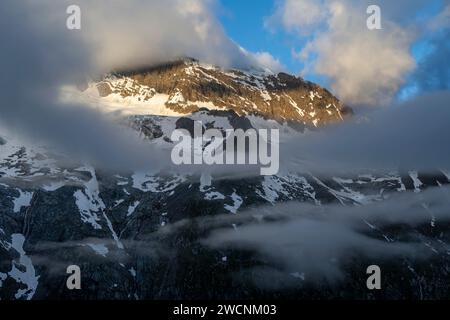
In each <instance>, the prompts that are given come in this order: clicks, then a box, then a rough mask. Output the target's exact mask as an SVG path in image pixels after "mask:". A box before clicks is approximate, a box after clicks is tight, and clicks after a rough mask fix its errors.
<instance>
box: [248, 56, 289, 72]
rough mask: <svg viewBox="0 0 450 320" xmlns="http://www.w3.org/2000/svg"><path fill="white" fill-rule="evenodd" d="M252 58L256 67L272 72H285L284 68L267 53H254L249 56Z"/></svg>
mask: <svg viewBox="0 0 450 320" xmlns="http://www.w3.org/2000/svg"><path fill="white" fill-rule="evenodd" d="M251 55H252V58H253V59H255V60H256V65H259V66H261V67H263V68H267V69H269V70H271V71H272V72H275V73H278V72H282V71H285V70H286V67H285V66H284V65H283V64H282V63H281V62H280V60H279V59H276V58H275V57H274V56H272V55H271V54H270V53H268V52H256V53H253V54H251Z"/></svg>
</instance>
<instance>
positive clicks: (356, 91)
mask: <svg viewBox="0 0 450 320" xmlns="http://www.w3.org/2000/svg"><path fill="white" fill-rule="evenodd" d="M352 3H353V2H352V1H351V0H342V1H337V2H329V1H323V2H322V1H321V2H320V3H319V2H317V3H312V2H310V1H304V0H301V1H300V0H299V1H297V2H296V3H294V2H292V1H280V2H278V3H277V4H276V5H274V10H275V12H274V14H273V16H271V17H270V18H268V19H269V20H270V21H269V22H270V23H269V24H271V23H274V24H275V27H277V23H278V24H279V23H280V21H281V22H282V23H281V25H282V27H283V28H287V29H288V30H289V32H295V33H298V34H302V35H303V33H304V32H306V31H308V30H309V29H311V30H313V31H312V32H313V33H312V36H313V38H311V39H309V40H308V41H307V42H306V43H305V46H304V48H303V49H304V50H302V51H303V52H297V51H296V50H293V51H292V56H293V58H295V59H297V58H298V57H300V56H304V55H308V56H309V55H311V56H315V57H316V58H317V59H315V60H309V59H307V60H306V62H307V63H308V66H307V69H309V70H311V69H315V70H316V71H317V72H318V74H325V75H327V76H329V79H328V80H330V81H331V82H328V83H329V84H330V86H329V88H331V89H328V88H327V87H328V86H325V87H324V86H322V85H318V84H316V83H314V82H311V81H309V80H308V77H301V76H299V75H298V74H297V75H296V74H293V73H294V72H290V71H288V70H286V69H287V68H285V66H284V65H283V63H281V62H280V61H279V60H278V59H276V58H274V57H273V56H272V55H271V54H269V53H268V52H265V51H261V52H251V51H249V50H246V49H244V48H242V47H241V46H240V45H239V44H237V43H236V42H235V41H233V40H232V39H231V38H230V37H229V36H228V35H227V33H226V30H225V28H224V27H223V26H222V24H221V23H220V21H219V19H218V17H217V14H216V10H219V9H218V8H217V7H216V6H218V3H217V2H216V1H181V0H169V1H160V0H152V1H143V0H142V1H140V0H135V1H125V2H124V1H118V0H117V1H116V0H112V1H103V0H99V1H95V2H93V1H79V4H80V6H81V7H82V8H83V11H82V17H83V24H82V29H81V30H76V31H69V30H67V28H65V23H66V21H65V20H66V18H67V14H66V7H67V6H68V5H69V4H71V3H70V1H66V0H64V1H58V2H55V1H50V0H44V1H40V2H39V3H37V2H36V1H31V0H26V1H20V2H18V1H12V0H3V1H1V2H0V21H1V24H2V28H1V31H0V33H1V35H2V43H3V46H2V50H1V51H0V66H1V70H2V73H1V74H0V88H1V92H2V98H1V104H0V299H2V300H14V299H18V300H31V299H89V300H96V299H120V300H122V299H124V300H140V299H255V298H259V299H264V298H268V299H276V298H278V299H279V298H288V299H292V298H295V299H302V298H307V299H311V298H313V299H314V298H318V299H330V298H335V297H343V298H348V299H405V298H413V299H432V298H446V297H448V294H449V291H450V290H449V288H448V286H447V285H446V284H447V283H448V280H449V279H450V274H449V268H448V265H449V263H450V261H449V259H450V258H449V257H450V247H449V244H450V228H449V227H450V217H449V215H448V208H449V204H450V203H449V200H448V195H449V187H448V185H449V183H450V170H449V169H450V168H449V162H450V153H449V150H450V149H449V148H448V146H449V145H450V141H449V139H450V132H449V128H450V126H448V119H450V114H449V108H448V101H450V97H449V92H448V90H446V89H447V88H448V87H447V82H446V79H447V75H446V72H445V71H446V70H447V69H446V68H445V64H443V62H442V61H443V60H442V55H441V53H442V52H444V53H445V52H447V51H445V50H443V51H439V52H433V53H432V54H430V55H429V56H426V55H425V58H423V59H424V60H423V61H427V63H425V62H423V61H419V65H420V66H421V68H419V69H418V70H416V73H414V72H413V70H414V62H413V61H412V58H411V55H410V53H409V51H408V50H409V49H410V45H411V43H410V41H411V40H410V38H409V36H410V32H409V31H410V30H409V29H408V32H406V31H405V28H407V27H408V26H409V25H410V23H411V22H410V20H408V19H407V18H404V19H400V18H398V14H399V11H398V10H399V9H398V7H397V5H395V4H390V5H388V6H387V7H386V9H387V11H388V12H387V17H388V19H389V20H388V21H389V23H388V24H387V28H386V29H384V30H383V32H385V33H383V34H386V33H387V35H388V37H383V36H382V35H383V34H371V36H370V37H369V38H367V39H369V44H370V45H369V46H368V47H362V46H361V44H360V42H358V41H356V40H358V39H360V38H361V37H364V36H365V35H367V34H366V32H367V31H366V30H363V31H361V32H353V31H355V30H359V29H357V26H358V23H359V22H361V21H362V22H364V19H363V18H362V17H361V16H358V15H357V8H358V7H359V5H358V6H353V7H352ZM418 6H419V4H418V3H417V2H416V1H414V3H413V5H411V7H408V12H413V11H412V10H413V9H414V10H416V9H417V8H418ZM305 8H306V9H305ZM342 8H352V10H348V12H350V13H351V14H352V15H353V16H354V17H356V18H355V19H351V17H352V16H346V15H344V12H346V11H345V10H344V11H343V10H341V9H342ZM319 9H320V10H319ZM321 9H323V10H321ZM298 10H299V11H298ZM410 10H411V11H410ZM305 12H306V13H307V15H306V18H310V19H309V20H308V19H307V20H297V19H292V14H294V17H297V14H298V13H299V14H301V15H298V16H299V17H300V16H301V17H304V18H305ZM313 13H316V14H313ZM438 16H439V19H437V20H436V23H435V24H433V26H432V25H431V24H427V26H428V27H427V28H429V29H426V30H425V31H426V32H425V31H424V33H427V32H431V29H432V28H444V27H445V26H447V11H445V10H444V11H443V12H441V13H439V14H438ZM325 18H329V20H327V19H325ZM274 19H275V20H274ZM277 19H281V20H277ZM392 19H397V20H396V21H398V23H393V22H391V20H392ZM324 21H326V28H323V26H322V24H323V23H324ZM349 21H350V22H351V23H350V22H349ZM342 22H349V23H342ZM333 26H337V27H338V28H336V29H333V28H332V27H333ZM437 26H439V27H437ZM278 27H279V26H278ZM349 29H350V30H349ZM315 30H317V31H315ZM392 30H394V31H395V32H393V33H392V32H391V31H392ZM350 31H352V32H350ZM447 34H448V33H446V32H442V33H439V34H434V33H433V37H432V38H430V41H431V42H433V43H439V44H440V45H441V42H439V40H440V39H446V37H447ZM396 35H397V36H398V37H396ZM386 39H387V40H386ZM337 40H339V41H337ZM361 43H362V42H361ZM379 44H380V45H384V46H383V50H379V51H377V50H376V48H378V45H379ZM440 45H439V46H438V47H440ZM335 46H338V49H340V50H335V48H336V47H335ZM361 52H363V53H364V54H361ZM302 53H303V54H302ZM377 53H380V54H379V55H378V56H377V55H376V54H377ZM180 57H181V58H180ZM186 57H192V58H186ZM380 57H381V59H382V61H381V62H382V63H378V64H377V62H380V60H379V59H380ZM350 62H352V63H350ZM367 62H371V63H367ZM436 65H439V66H441V65H442V66H443V67H442V68H440V69H438V68H436ZM429 69H432V70H433V71H434V72H428V70H429ZM440 70H442V72H439V71H440ZM374 75H376V77H374ZM409 75H412V76H413V77H415V79H416V81H417V88H419V87H420V88H429V89H430V91H428V93H427V94H422V93H421V92H420V91H417V92H419V93H418V94H417V96H414V95H411V96H410V97H409V98H408V99H406V100H404V101H401V102H399V101H397V102H392V101H393V99H394V97H395V96H396V95H397V94H398V93H399V91H400V88H401V86H402V84H404V83H405V82H406V81H407V77H408V76H409ZM429 76H430V77H429ZM435 79H438V80H439V81H438V82H436V81H434V80H435ZM431 80H433V81H431ZM435 89H440V90H444V91H434V90H435ZM445 90H446V91H445ZM338 97H341V99H339V98H338ZM386 101H387V102H386ZM381 102H382V103H381ZM362 104H363V105H364V104H369V105H372V106H378V107H379V108H374V110H370V111H368V110H367V109H364V108H361V107H362V106H361V105H362ZM382 104H385V105H384V106H381V105H382ZM196 122H201V131H202V133H203V132H204V131H206V130H208V129H216V130H217V131H218V132H220V133H224V132H226V131H227V130H228V131H235V130H238V129H242V130H249V129H255V130H259V129H266V130H278V132H279V133H280V141H279V151H280V163H279V165H280V166H279V170H278V172H277V173H276V174H274V175H268V176H262V175H261V174H260V172H259V171H258V170H257V169H258V168H255V167H253V166H250V165H230V166H220V165H218V166H209V165H206V164H199V165H192V166H177V165H175V164H174V163H173V161H172V160H171V151H172V150H173V147H174V145H175V144H176V141H173V140H172V133H173V132H174V131H175V130H176V129H185V130H186V131H187V132H188V133H189V134H190V135H191V136H192V137H193V136H194V135H195V133H194V126H195V125H194V124H195V123H196ZM267 142H270V143H272V141H267ZM209 143H210V141H207V140H206V139H205V140H203V141H202V142H201V145H200V149H201V151H203V150H204V149H206V148H207V146H208V144H209ZM72 264H76V265H78V266H80V268H81V270H82V277H83V278H82V279H83V280H82V283H83V290H80V291H77V290H74V291H68V290H67V289H66V286H65V283H66V279H67V273H66V268H67V266H69V265H72ZM374 264H375V265H379V266H381V268H382V269H383V275H384V277H385V278H383V279H384V280H383V288H384V290H382V291H368V290H367V286H366V268H367V266H369V265H374ZM237 287H238V288H240V289H239V290H237V289H236V288H237Z"/></svg>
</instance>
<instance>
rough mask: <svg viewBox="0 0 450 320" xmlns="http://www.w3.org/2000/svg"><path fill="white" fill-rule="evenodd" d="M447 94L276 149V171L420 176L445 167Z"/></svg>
mask: <svg viewBox="0 0 450 320" xmlns="http://www.w3.org/2000/svg"><path fill="white" fill-rule="evenodd" d="M448 101H450V92H448V91H444V92H435V93H432V94H428V95H424V96H420V97H417V98H415V99H414V100H411V101H407V102H405V103H402V104H397V105H392V106H391V107H389V108H383V109H377V110H375V111H373V112H372V113H370V114H369V116H368V117H364V118H355V119H354V120H356V121H349V122H347V123H345V124H342V125H339V126H335V127H333V126H331V127H328V128H324V129H323V130H322V131H321V132H312V133H309V134H305V135H301V136H298V137H295V138H290V141H287V142H286V143H282V144H281V145H280V160H281V162H282V163H281V165H280V169H281V170H287V171H289V170H306V171H315V172H319V173H322V174H333V175H336V174H338V172H340V171H346V172H352V174H355V172H358V171H366V172H367V170H381V171H384V172H389V171H392V170H420V171H423V173H425V172H428V173H433V172H436V170H438V169H447V170H448V167H449V164H450V149H449V148H448V147H447V146H448V145H450V128H449V126H448V119H450V109H449V108H448Z"/></svg>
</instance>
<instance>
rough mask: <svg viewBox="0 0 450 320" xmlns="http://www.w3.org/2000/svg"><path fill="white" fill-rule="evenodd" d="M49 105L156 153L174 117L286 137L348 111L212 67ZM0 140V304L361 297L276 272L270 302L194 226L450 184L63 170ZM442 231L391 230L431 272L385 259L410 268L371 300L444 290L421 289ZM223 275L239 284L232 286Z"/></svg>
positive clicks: (123, 81) (442, 247) (438, 265)
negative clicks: (112, 124) (83, 114)
mask: <svg viewBox="0 0 450 320" xmlns="http://www.w3.org/2000/svg"><path fill="white" fill-rule="evenodd" d="M61 101H63V102H69V101H70V102H83V103H86V104H88V105H90V106H92V107H94V108H98V109H99V110H101V111H102V112H103V111H104V112H108V113H114V114H116V115H118V116H119V118H121V119H123V120H124V122H125V123H127V124H128V125H130V126H131V127H132V128H134V129H136V130H137V131H138V132H139V133H141V134H142V136H143V137H145V138H146V139H148V140H149V143H154V144H156V145H158V144H160V145H162V146H167V145H170V143H171V141H170V133H171V132H172V131H173V129H175V128H177V127H180V126H182V125H183V121H180V119H189V120H201V121H202V122H203V123H204V124H205V126H208V127H215V128H219V129H228V128H235V129H236V128H242V129H246V128H250V127H253V128H279V129H281V130H283V132H284V134H286V135H296V134H302V133H301V132H303V131H304V130H316V128H320V127H321V126H325V125H327V124H330V123H334V122H339V121H343V120H344V119H345V117H346V116H348V115H350V114H351V113H352V112H351V109H349V108H347V107H345V106H343V105H342V104H341V103H340V102H339V101H338V100H337V99H336V98H335V97H334V96H333V95H331V94H330V93H329V92H328V91H327V90H326V89H323V88H321V87H319V86H317V85H315V84H312V83H310V82H306V81H304V80H302V79H300V78H296V77H293V76H289V75H287V74H278V75H274V74H271V73H270V72H268V71H238V70H228V71H224V70H221V69H219V68H216V67H212V66H208V65H203V64H200V63H198V62H197V61H194V60H183V61H180V62H176V63H170V64H166V65H163V66H158V67H154V68H151V69H147V70H139V71H133V72H122V73H115V74H111V75H108V76H105V77H104V78H103V79H101V80H98V81H91V82H88V83H86V84H82V85H79V86H78V87H65V88H63V89H62V91H61ZM0 136H2V139H1V140H0V298H1V299H45V298H56V299H72V298H80V299H172V298H190V299H195V298H251V297H275V296H278V297H280V296H284V297H294V296H295V297H296V298H301V297H311V296H315V297H322V298H327V297H333V296H336V295H338V294H340V293H342V292H344V293H345V295H346V296H347V297H357V298H373V297H374V295H373V294H372V293H368V292H367V291H365V290H363V289H362V288H364V287H365V282H363V283H362V284H358V283H357V282H352V281H348V282H346V283H345V284H343V285H341V286H336V287H333V286H327V285H326V284H321V285H320V286H319V287H316V286H315V285H316V284H315V283H313V282H308V281H309V278H308V277H309V275H308V274H303V273H302V274H301V276H298V275H299V273H292V272H291V273H289V272H288V273H286V274H284V275H283V276H285V277H287V278H288V279H289V281H290V282H292V283H294V286H289V288H288V289H286V290H285V291H282V292H273V291H271V290H266V289H262V288H260V287H258V286H255V285H253V284H252V282H251V281H250V280H249V279H250V278H251V275H249V274H246V273H245V272H244V271H243V269H244V266H245V267H246V268H248V267H249V266H255V267H258V268H263V267H264V266H265V265H264V263H265V262H264V261H263V260H261V259H259V258H258V257H257V256H255V255H254V253H251V252H248V251H247V250H242V249H236V248H235V249H214V248H210V247H207V246H204V245H203V244H202V242H201V241H200V240H201V239H202V238H203V237H204V236H205V235H207V234H208V232H209V231H210V230H208V228H209V227H210V226H211V224H208V223H206V222H205V220H206V221H207V220H208V219H212V218H213V217H216V216H219V215H221V214H223V215H225V216H230V217H231V220H227V219H223V220H218V221H216V222H214V223H213V224H212V225H214V226H215V227H218V226H220V227H224V228H232V229H234V230H236V232H239V228H240V224H239V222H236V223H233V220H232V219H233V217H235V216H236V217H238V216H239V214H240V213H241V212H243V211H245V210H247V209H249V208H258V207H259V206H277V205H278V204H280V203H286V202H291V201H299V202H304V203H310V204H312V205H315V206H323V205H326V204H330V203H331V204H336V205H339V206H362V205H367V204H370V203H373V202H379V201H384V200H386V199H389V197H390V196H391V195H392V194H397V193H411V194H413V195H414V194H417V195H418V194H420V193H421V192H422V191H423V190H425V189H427V188H430V187H439V186H442V185H445V184H448V183H449V182H450V174H449V173H448V172H446V171H437V172H436V174H434V175H422V174H421V173H420V172H416V171H410V172H391V173H389V174H379V173H376V172H367V173H355V175H354V176H346V177H323V176H316V175H313V174H311V173H305V172H282V173H280V174H278V175H275V176H266V177H264V176H256V177H252V178H242V179H230V178H226V177H225V178H224V177H219V176H214V175H211V174H208V173H206V172H205V173H203V174H189V173H185V174H180V173H177V174H172V173H157V172H114V173H112V172H106V171H104V170H102V168H95V167H93V166H91V165H89V164H85V163H77V162H76V161H66V160H67V159H64V156H63V155H58V156H56V155H55V153H53V152H51V151H50V150H48V149H47V148H45V147H37V146H33V145H27V144H26V143H24V142H23V141H18V140H16V139H15V138H14V137H13V136H8V134H1V135H0ZM426 210H427V209H426V208H424V211H426ZM426 214H428V212H427V213H426ZM253 218H254V219H255V220H258V219H261V217H260V216H254V217H253ZM205 225H206V226H207V227H205ZM363 225H364V226H365V228H366V229H367V230H365V232H366V233H368V234H370V236H371V237H373V238H376V239H382V241H386V242H393V241H396V239H399V238H400V235H399V234H400V233H399V232H398V230H397V229H393V228H390V227H386V228H383V227H382V226H377V225H376V222H373V221H370V222H369V221H364V223H363ZM446 226H447V225H444V224H442V225H441V224H440V221H435V220H433V218H432V217H430V221H429V223H428V224H427V225H426V226H422V227H420V228H413V227H407V226H402V228H403V229H402V232H403V233H402V234H408V235H410V237H411V238H410V241H416V242H419V243H421V245H422V246H423V247H424V248H425V249H426V250H429V251H430V252H433V253H434V252H436V253H435V256H434V257H433V259H434V260H433V261H434V264H431V265H427V266H423V265H421V264H420V262H416V261H410V260H408V258H406V257H404V258H401V259H400V262H398V263H400V264H402V265H404V266H405V268H409V270H415V271H414V272H410V273H407V274H406V273H405V274H403V278H402V279H400V278H399V279H396V275H398V273H399V271H396V272H395V273H393V274H392V275H391V276H390V281H392V283H391V284H389V285H390V286H391V288H392V291H390V293H388V295H387V296H386V295H385V296H381V297H388V296H389V295H391V297H394V298H403V297H405V296H412V297H432V296H436V295H437V296H440V295H445V294H447V293H448V291H449V290H448V288H447V289H445V288H441V287H439V286H438V284H437V282H436V283H435V284H434V285H433V284H429V285H425V284H424V283H423V279H424V277H427V275H429V274H430V273H433V274H434V275H433V276H429V279H430V280H434V281H438V280H441V281H442V279H448V278H449V271H450V270H449V269H448V265H449V264H448V263H449V262H450V247H449V246H448V243H449V242H448V238H449V234H448V231H447V229H445V227H446ZM268 241H270V239H268ZM439 241H440V242H439ZM72 264H76V265H79V266H80V267H81V269H82V287H83V290H80V291H77V290H75V291H69V290H67V289H66V287H65V281H66V278H67V274H66V268H67V266H68V265H72ZM391 267H392V266H391ZM358 268H359V267H358V266H356V267H355V266H349V267H348V268H346V269H345V276H347V277H349V279H353V280H354V279H355V277H358V276H355V274H354V273H355V270H357V269H358ZM394 268H395V265H394ZM236 275H238V278H240V279H241V280H242V283H241V284H240V288H241V289H239V290H236V288H235V286H236V283H235V281H237V280H236V277H235V276H236ZM361 276H364V273H361ZM430 283H431V282H430ZM419 288H420V295H421V296H419V293H418V292H419Z"/></svg>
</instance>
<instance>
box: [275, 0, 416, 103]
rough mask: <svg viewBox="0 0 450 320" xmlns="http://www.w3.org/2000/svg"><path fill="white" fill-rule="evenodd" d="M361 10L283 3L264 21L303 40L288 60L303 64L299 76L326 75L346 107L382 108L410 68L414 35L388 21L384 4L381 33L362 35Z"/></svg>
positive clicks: (350, 3) (356, 5)
mask: <svg viewBox="0 0 450 320" xmlns="http://www.w3.org/2000/svg"><path fill="white" fill-rule="evenodd" d="M294 3H295V4H294ZM366 8H367V6H366V4H365V1H363V2H361V1H356V0H335V1H331V0H325V1H320V2H316V1H315V2H314V3H313V2H312V1H310V0H296V1H294V0H285V1H284V2H282V3H281V4H280V5H279V7H278V8H277V10H276V12H275V14H274V15H273V16H272V17H271V18H270V19H275V18H277V17H278V18H281V19H282V22H281V23H282V25H283V26H284V28H285V30H287V31H289V32H294V33H295V34H297V35H298V36H299V37H304V38H305V39H307V40H308V41H307V43H306V45H305V46H304V48H303V49H301V50H300V51H298V52H296V54H295V55H294V56H295V57H296V58H298V59H301V60H303V61H304V62H305V63H306V64H307V67H306V69H305V70H304V73H311V72H314V73H316V74H320V75H325V76H327V77H328V79H330V81H331V87H332V90H333V91H334V92H335V93H336V94H337V95H338V96H339V97H340V98H341V99H342V100H343V101H344V102H346V103H349V104H352V105H380V104H381V105H387V104H389V102H390V101H391V99H392V98H393V97H394V96H395V94H396V93H397V92H398V90H399V89H400V88H401V86H402V85H403V83H404V82H405V79H406V76H407V75H408V74H409V73H410V72H411V71H413V70H414V68H415V61H414V59H413V57H412V55H411V53H410V47H411V44H412V42H413V41H414V34H413V33H412V32H411V31H409V30H408V29H406V28H404V27H402V26H400V25H399V24H395V23H393V22H392V21H388V18H387V17H388V16H389V15H386V16H385V15H384V10H389V8H390V6H389V5H388V6H386V7H384V6H381V8H382V19H383V20H382V26H383V29H382V30H374V31H370V30H368V29H367V27H366V19H367V17H368V15H367V14H366ZM294 17H298V18H297V19H295V18H294Z"/></svg>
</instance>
